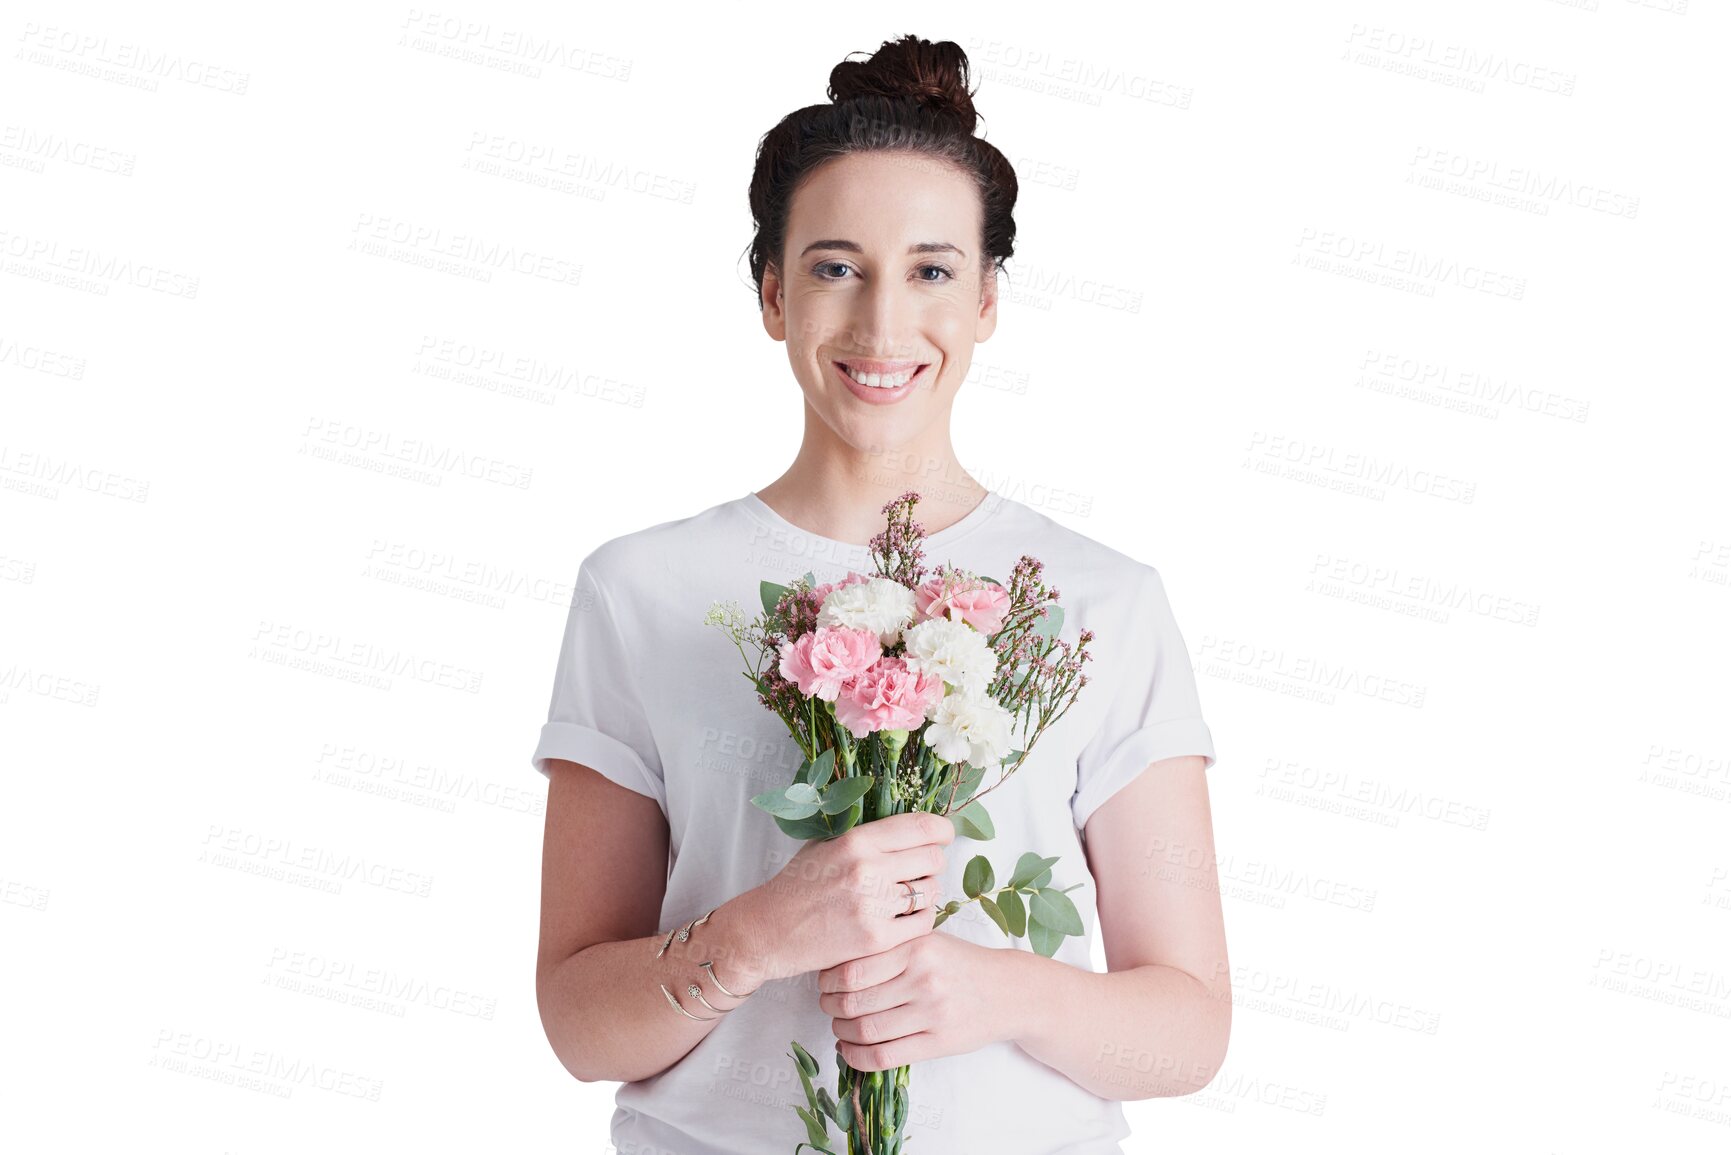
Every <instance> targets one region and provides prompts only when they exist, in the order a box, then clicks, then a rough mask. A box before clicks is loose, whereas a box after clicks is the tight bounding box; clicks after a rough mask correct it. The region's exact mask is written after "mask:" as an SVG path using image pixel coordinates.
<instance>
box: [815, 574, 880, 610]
mask: <svg viewBox="0 0 1731 1155" xmlns="http://www.w3.org/2000/svg"><path fill="white" fill-rule="evenodd" d="M871 580H872V579H871V578H869V577H867V576H866V575H865V574H863V573H853V572H852V571H849V573H848V575H847V576H846V577H844V578H842V579H841V580H840V581H838V582H825V583H824V584H822V585H820V586H815V587H813V589H812V591H811V597H812V602H813V604H814V605H817V606H820V607H821V606H822V605H823V599H824V598H827V597H828V596H829V595H830V594H831V593H833V592H834V591H836V590H839V589H841V588H842V587H843V586H857V585H859V584H860V583H861V582H869V581H871Z"/></svg>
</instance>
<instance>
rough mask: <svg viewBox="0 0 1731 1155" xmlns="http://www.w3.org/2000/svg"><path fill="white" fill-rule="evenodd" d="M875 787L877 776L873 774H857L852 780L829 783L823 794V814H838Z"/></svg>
mask: <svg viewBox="0 0 1731 1155" xmlns="http://www.w3.org/2000/svg"><path fill="white" fill-rule="evenodd" d="M876 785H877V776H876V775H873V774H859V775H856V776H854V777H852V778H843V779H841V780H840V781H838V782H831V783H830V784H829V789H827V790H825V791H824V792H823V805H822V809H823V812H824V813H825V814H840V813H841V812H842V811H844V810H847V809H849V808H850V807H852V806H853V804H854V803H855V802H858V801H859V800H860V799H861V798H864V797H865V796H866V794H867V793H868V792H869V791H870V790H871V788H872V787H873V786H876Z"/></svg>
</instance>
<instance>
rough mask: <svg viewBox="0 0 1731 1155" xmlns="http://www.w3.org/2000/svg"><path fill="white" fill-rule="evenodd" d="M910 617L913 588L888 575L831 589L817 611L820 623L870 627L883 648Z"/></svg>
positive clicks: (911, 619)
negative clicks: (887, 576)
mask: <svg viewBox="0 0 1731 1155" xmlns="http://www.w3.org/2000/svg"><path fill="white" fill-rule="evenodd" d="M913 620H914V591H913V590H910V589H909V588H908V587H907V586H905V585H903V584H902V583H901V582H898V581H895V580H893V579H891V578H885V577H875V578H872V579H871V580H870V581H863V582H854V583H853V584H852V585H845V586H842V587H841V588H840V589H838V590H831V591H830V592H829V593H828V594H827V595H826V596H825V597H824V599H823V605H822V606H820V607H819V608H818V611H817V624H818V625H820V626H832V627H833V626H852V627H854V628H856V629H862V630H871V631H873V632H874V633H876V634H877V636H878V641H879V642H880V643H882V645H883V647H884V648H885V649H888V648H889V647H891V646H893V645H895V644H896V639H898V638H900V637H901V634H902V629H903V627H905V626H906V625H907V624H908V623H909V622H911V621H913Z"/></svg>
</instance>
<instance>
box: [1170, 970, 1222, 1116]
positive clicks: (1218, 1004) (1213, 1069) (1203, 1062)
mask: <svg viewBox="0 0 1731 1155" xmlns="http://www.w3.org/2000/svg"><path fill="white" fill-rule="evenodd" d="M1204 999H1205V1003H1204V1005H1205V1006H1206V1007H1207V1008H1208V1012H1207V1014H1206V1016H1205V1017H1204V1019H1203V1022H1204V1023H1205V1024H1206V1026H1205V1028H1204V1029H1203V1030H1201V1031H1200V1032H1198V1034H1197V1038H1196V1052H1195V1065H1194V1066H1193V1067H1192V1070H1193V1071H1194V1072H1195V1076H1194V1077H1193V1078H1192V1079H1191V1080H1190V1081H1189V1082H1188V1083H1187V1084H1186V1085H1185V1086H1184V1088H1183V1089H1182V1090H1180V1091H1179V1092H1178V1093H1179V1094H1180V1095H1193V1094H1195V1093H1196V1092H1197V1091H1200V1090H1202V1089H1203V1088H1204V1087H1207V1086H1208V1084H1210V1083H1212V1082H1213V1081H1214V1077H1215V1076H1216V1075H1218V1074H1220V1068H1221V1067H1223V1066H1225V1065H1226V1051H1227V1049H1228V1047H1229V1046H1230V1045H1231V1043H1232V1002H1231V1000H1230V999H1219V998H1215V997H1213V996H1212V995H1205V996H1204Z"/></svg>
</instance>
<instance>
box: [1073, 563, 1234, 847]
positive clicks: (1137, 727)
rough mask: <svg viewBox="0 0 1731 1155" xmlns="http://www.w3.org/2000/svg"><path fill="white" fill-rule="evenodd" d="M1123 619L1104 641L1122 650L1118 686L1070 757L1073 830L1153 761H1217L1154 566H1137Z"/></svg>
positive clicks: (1191, 671) (1115, 671)
mask: <svg viewBox="0 0 1731 1155" xmlns="http://www.w3.org/2000/svg"><path fill="white" fill-rule="evenodd" d="M1128 620H1129V624H1128V626H1127V628H1126V629H1125V630H1124V632H1123V636H1122V637H1119V638H1116V639H1102V641H1106V642H1108V643H1114V642H1115V644H1116V645H1117V646H1118V647H1120V649H1119V658H1118V659H1117V660H1116V661H1115V662H1114V665H1113V677H1114V678H1115V679H1116V681H1117V685H1116V686H1115V687H1114V688H1113V691H1112V699H1111V701H1110V702H1109V703H1108V705H1107V708H1106V711H1105V714H1104V717H1103V719H1102V721H1101V724H1100V727H1099V729H1098V730H1097V731H1096V732H1095V733H1094V735H1093V737H1092V738H1091V739H1090V740H1089V742H1088V744H1087V745H1086V746H1084V747H1083V748H1082V750H1081V752H1080V753H1079V754H1078V756H1077V759H1076V790H1075V793H1074V794H1072V795H1071V798H1070V810H1071V813H1072V815H1073V817H1074V818H1075V823H1076V829H1078V830H1081V829H1083V828H1084V827H1085V826H1087V824H1088V819H1089V818H1091V817H1093V814H1094V812H1095V811H1096V810H1098V809H1099V808H1100V806H1101V805H1102V804H1103V803H1104V802H1105V801H1106V800H1107V799H1108V798H1111V797H1112V795H1114V794H1116V793H1117V792H1118V791H1120V790H1122V789H1123V788H1124V787H1125V786H1128V785H1129V784H1130V783H1131V782H1132V781H1134V780H1135V778H1136V777H1137V775H1139V774H1141V773H1142V771H1144V770H1146V769H1147V768H1148V767H1149V766H1150V765H1151V764H1153V763H1155V762H1158V761H1160V760H1162V759H1165V758H1174V757H1178V756H1180V755H1184V754H1200V755H1202V757H1203V759H1204V762H1203V768H1204V769H1206V768H1208V767H1210V766H1212V765H1214V763H1215V756H1214V735H1213V734H1212V733H1211V732H1210V730H1209V728H1208V723H1207V722H1206V721H1204V720H1203V717H1202V703H1201V700H1200V697H1199V695H1198V693H1197V689H1196V674H1195V671H1194V669H1193V668H1192V667H1191V663H1190V652H1189V651H1188V650H1187V649H1186V648H1185V646H1184V636H1183V633H1182V632H1181V631H1180V630H1179V628H1178V622H1177V619H1176V618H1175V617H1174V616H1173V613H1172V607H1171V604H1170V603H1169V601H1168V600H1167V596H1166V587H1165V583H1164V582H1163V581H1161V579H1160V574H1159V572H1158V571H1157V570H1155V569H1154V568H1153V567H1152V566H1143V567H1142V570H1141V572H1140V575H1139V580H1138V582H1137V583H1136V587H1135V591H1134V602H1133V606H1132V608H1131V609H1130V611H1129V619H1128ZM1085 692H1086V691H1084V693H1085Z"/></svg>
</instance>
